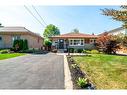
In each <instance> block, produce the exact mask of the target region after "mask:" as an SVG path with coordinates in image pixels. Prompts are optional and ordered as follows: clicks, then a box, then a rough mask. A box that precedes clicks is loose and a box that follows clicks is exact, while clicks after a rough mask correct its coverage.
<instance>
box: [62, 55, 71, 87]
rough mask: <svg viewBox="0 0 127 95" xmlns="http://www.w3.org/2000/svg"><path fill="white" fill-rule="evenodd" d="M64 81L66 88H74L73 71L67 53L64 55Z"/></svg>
mask: <svg viewBox="0 0 127 95" xmlns="http://www.w3.org/2000/svg"><path fill="white" fill-rule="evenodd" d="M64 83H65V84H64V86H65V89H73V83H72V78H71V73H70V69H69V65H68V62H67V57H66V55H64Z"/></svg>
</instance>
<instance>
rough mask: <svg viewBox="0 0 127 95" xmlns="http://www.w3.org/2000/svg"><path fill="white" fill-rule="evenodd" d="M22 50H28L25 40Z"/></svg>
mask: <svg viewBox="0 0 127 95" xmlns="http://www.w3.org/2000/svg"><path fill="white" fill-rule="evenodd" d="M23 50H28V41H27V40H24V41H23Z"/></svg>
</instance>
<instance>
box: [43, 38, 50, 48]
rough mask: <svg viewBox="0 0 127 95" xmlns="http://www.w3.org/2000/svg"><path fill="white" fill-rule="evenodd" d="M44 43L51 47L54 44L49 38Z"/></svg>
mask: <svg viewBox="0 0 127 95" xmlns="http://www.w3.org/2000/svg"><path fill="white" fill-rule="evenodd" d="M44 45H45V46H48V47H50V46H51V45H52V42H51V41H50V40H49V39H45V40H44Z"/></svg>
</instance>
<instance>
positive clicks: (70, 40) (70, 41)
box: [69, 39, 84, 46]
mask: <svg viewBox="0 0 127 95" xmlns="http://www.w3.org/2000/svg"><path fill="white" fill-rule="evenodd" d="M78 41H79V42H78ZM79 43H80V44H79ZM69 46H84V39H69Z"/></svg>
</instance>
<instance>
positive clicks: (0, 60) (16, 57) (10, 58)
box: [0, 54, 29, 61]
mask: <svg viewBox="0 0 127 95" xmlns="http://www.w3.org/2000/svg"><path fill="white" fill-rule="evenodd" d="M27 55H29V54H24V55H20V56H15V57H11V58H7V59H1V60H0V61H2V60H9V59H13V58H18V57H22V56H27Z"/></svg>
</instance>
